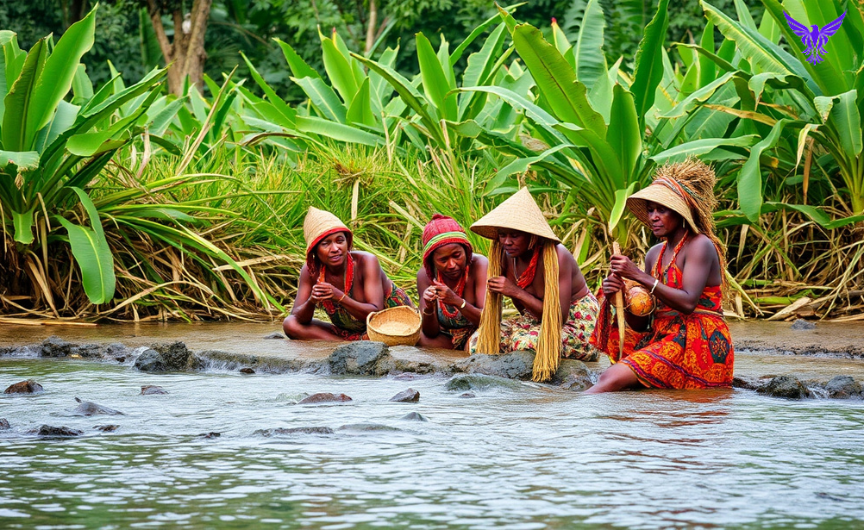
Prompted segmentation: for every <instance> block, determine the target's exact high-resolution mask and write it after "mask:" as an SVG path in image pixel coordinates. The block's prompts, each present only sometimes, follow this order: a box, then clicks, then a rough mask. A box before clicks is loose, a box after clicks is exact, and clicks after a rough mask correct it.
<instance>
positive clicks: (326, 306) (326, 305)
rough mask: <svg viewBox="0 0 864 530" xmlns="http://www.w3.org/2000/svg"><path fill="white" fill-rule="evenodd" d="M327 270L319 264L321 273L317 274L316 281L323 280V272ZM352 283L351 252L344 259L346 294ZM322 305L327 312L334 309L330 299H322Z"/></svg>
mask: <svg viewBox="0 0 864 530" xmlns="http://www.w3.org/2000/svg"><path fill="white" fill-rule="evenodd" d="M326 271H327V267H325V266H323V265H322V266H321V274H319V275H318V282H319V283H321V282H324V281H325V279H324V273H325V272H326ZM353 283H354V258H352V257H351V253H350V252H349V253H348V257H347V258H346V260H345V290H344V291H343V292H344V293H345V295H346V296H347V295H348V293H350V292H351V286H352V284H353ZM321 303H322V304H323V305H324V309H325V310H326V311H327V312H328V313H332V312H333V311H335V310H336V308H335V307H334V306H333V301H332V300H324V301H323V302H321Z"/></svg>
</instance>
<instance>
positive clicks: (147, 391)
mask: <svg viewBox="0 0 864 530" xmlns="http://www.w3.org/2000/svg"><path fill="white" fill-rule="evenodd" d="M167 393H168V391H167V390H165V389H164V388H162V387H161V386H156V385H144V386H142V387H141V395H142V396H155V395H160V394H167Z"/></svg>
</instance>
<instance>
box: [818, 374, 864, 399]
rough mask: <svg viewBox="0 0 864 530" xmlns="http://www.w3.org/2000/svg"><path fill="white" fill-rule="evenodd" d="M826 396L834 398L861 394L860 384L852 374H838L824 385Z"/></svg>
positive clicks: (845, 397)
mask: <svg viewBox="0 0 864 530" xmlns="http://www.w3.org/2000/svg"><path fill="white" fill-rule="evenodd" d="M825 390H827V391H828V397H830V398H834V399H849V398H851V397H859V396H861V390H862V389H861V385H860V384H859V383H858V382H857V381H855V379H854V378H853V377H852V376H848V375H838V376H835V377H833V378H832V379H831V380H830V381H828V383H827V384H826V385H825Z"/></svg>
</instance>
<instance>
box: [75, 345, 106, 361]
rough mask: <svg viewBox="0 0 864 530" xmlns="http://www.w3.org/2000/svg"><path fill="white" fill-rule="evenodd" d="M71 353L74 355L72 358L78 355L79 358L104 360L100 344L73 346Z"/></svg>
mask: <svg viewBox="0 0 864 530" xmlns="http://www.w3.org/2000/svg"><path fill="white" fill-rule="evenodd" d="M71 351H72V353H71V354H70V355H69V356H70V357H73V356H76V355H77V356H78V357H83V358H84V359H101V358H102V347H101V346H99V345H98V344H83V345H81V346H73V347H72V349H71Z"/></svg>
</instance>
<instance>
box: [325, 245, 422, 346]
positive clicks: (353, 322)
mask: <svg viewBox="0 0 864 530" xmlns="http://www.w3.org/2000/svg"><path fill="white" fill-rule="evenodd" d="M318 281H319V282H323V281H324V268H323V267H322V268H321V274H320V276H319V277H318ZM345 285H346V289H345V296H347V297H348V298H353V297H354V295H353V291H354V260H353V258H351V254H348V262H347V263H346V266H345ZM403 305H404V306H408V307H413V306H414V304H413V303H411V299H410V298H408V295H407V294H405V291H403V290H402V289H400V288H398V287H396V284H394V283H393V282H392V281H391V282H390V289H389V290H388V291H387V292H385V293H384V309H388V308H390V307H398V306H403ZM321 308H322V309H323V310H324V312H325V313H327V316H328V317H330V322H331V323H332V324H333V326H335V327H336V334H337V335H339V336H340V337H341V338H342V339H344V340H368V339H369V336H368V335H367V334H366V321H365V320H360V319H358V318H356V317H355V316H354V315H352V314H351V313H349V312H348V310H347V309H345V308H344V307H343V306H342V304H340V303H339V302H334V301H332V300H325V301H324V302H322V303H321Z"/></svg>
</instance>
